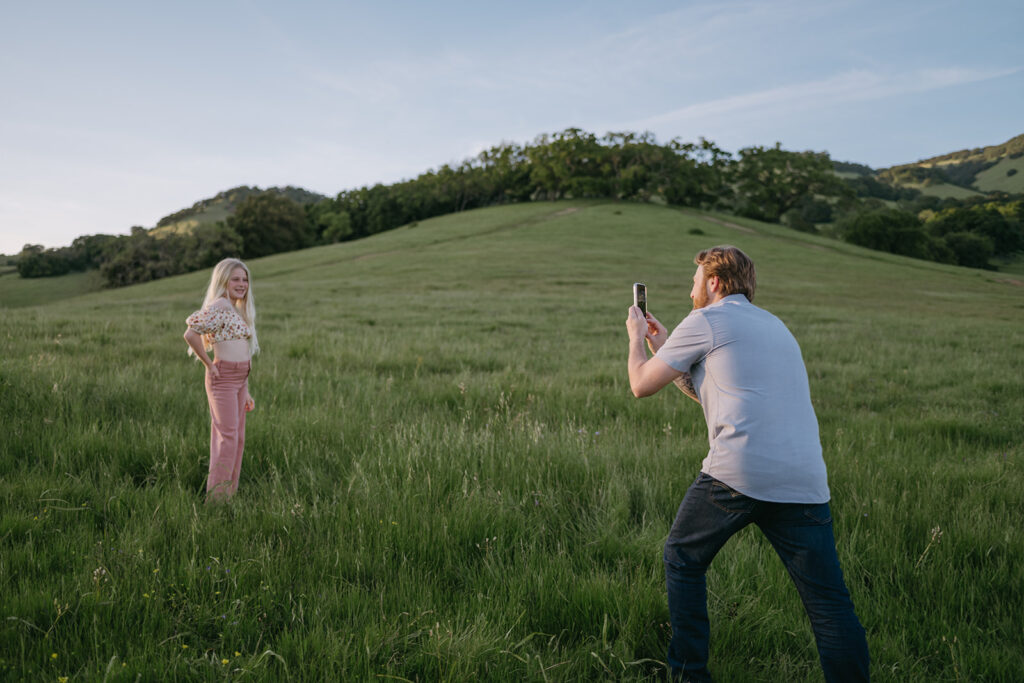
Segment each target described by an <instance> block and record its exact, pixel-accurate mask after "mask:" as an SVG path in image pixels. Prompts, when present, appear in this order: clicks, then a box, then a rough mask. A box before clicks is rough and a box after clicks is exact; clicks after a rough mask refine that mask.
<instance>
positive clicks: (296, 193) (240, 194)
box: [150, 185, 326, 235]
mask: <svg viewBox="0 0 1024 683" xmlns="http://www.w3.org/2000/svg"><path fill="white" fill-rule="evenodd" d="M263 192H273V193H276V194H279V195H281V196H284V197H287V198H288V199H291V200H292V201H295V202H298V203H299V204H312V203H316V202H318V201H320V200H322V199H326V197H325V196H324V195H322V194H317V193H316V192H310V191H309V190H304V189H302V188H301V187H291V186H288V187H268V188H267V189H265V190H261V189H260V188H258V187H249V186H247V185H241V186H239V187H234V188H231V189H230V190H224V191H223V192H218V193H217V194H216V195H214V196H213V197H210V198H208V199H200V200H199V201H197V202H196V203H195V204H193V205H192V206H190V207H188V208H186V209H182V210H181V211H176V212H175V213H172V214H170V215H167V216H164V217H163V218H161V219H160V220H159V221H157V224H156V227H154V228H153V229H152V230H151V231H150V232H151V233H152V234H154V235H161V234H167V233H180V232H190V231H192V230H195V229H196V228H197V227H199V226H200V225H202V224H204V223H217V222H218V221H222V220H224V219H225V218H227V217H228V216H230V215H231V214H232V213H234V211H235V208H236V207H237V206H238V205H239V204H240V203H241V202H242V201H244V200H245V199H246V198H247V197H251V196H253V195H256V194H260V193H263Z"/></svg>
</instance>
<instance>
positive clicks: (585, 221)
mask: <svg viewBox="0 0 1024 683" xmlns="http://www.w3.org/2000/svg"><path fill="white" fill-rule="evenodd" d="M571 209H575V210H571ZM716 220H717V222H712V221H710V220H706V219H705V218H703V217H702V216H700V215H697V214H689V213H683V212H680V211H678V210H673V209H668V208H663V207H655V206H642V205H618V204H611V203H597V202H595V203H585V202H574V203H559V204H530V205H521V206H510V207H502V208H497V209H488V210H482V211H474V212H468V213H464V214H459V215H455V216H449V217H445V218H441V219H435V220H431V221H424V222H422V223H420V224H419V225H417V226H414V227H407V228H402V229H399V230H396V231H393V232H389V233H385V234H382V235H379V236H377V237H374V238H371V239H367V240H362V241H359V242H355V243H349V244H343V245H336V246H331V247H321V248H317V249H311V250H307V251H303V252H295V253H290V254H283V255H278V256H274V257H270V258H266V259H262V260H257V261H253V262H252V263H251V264H250V266H251V268H252V273H253V286H254V295H255V297H256V301H257V306H258V311H259V322H258V325H259V331H260V340H261V343H262V345H263V349H264V352H263V354H261V355H260V356H258V357H257V358H256V360H255V362H254V369H253V373H252V376H251V391H252V393H253V395H254V396H255V398H256V401H257V410H256V412H254V413H252V414H251V415H250V417H249V424H248V429H247V444H246V456H245V462H244V466H243V469H242V482H241V486H240V489H239V495H238V496H237V498H236V499H235V500H234V501H233V502H232V503H231V504H230V505H228V506H223V507H206V506H204V505H203V504H202V498H203V495H202V494H203V486H204V481H205V473H206V464H207V458H208V439H209V418H208V413H207V409H206V403H205V396H204V394H203V389H202V368H201V366H199V365H198V364H196V363H195V362H194V361H190V360H188V359H187V357H186V355H185V344H184V342H183V341H182V339H181V333H182V332H183V331H184V319H185V317H186V316H187V315H188V314H189V313H190V312H191V311H192V310H194V309H195V308H196V307H198V305H199V302H200V300H201V297H202V293H203V291H204V289H205V284H206V278H207V277H208V272H204V273H194V274H190V275H186V276H181V277H176V278H170V279H167V280H162V281H159V282H155V283H149V284H146V285H140V286H136V287H131V288H126V289H123V290H117V291H108V292H100V293H95V294H90V295H87V296H82V297H78V298H76V299H73V300H69V301H66V302H62V303H54V304H50V305H47V306H39V307H34V308H24V309H18V310H7V311H3V312H2V313H0V315H2V316H3V322H4V329H3V332H2V334H0V354H2V365H0V416H2V420H3V440H2V446H0V617H2V618H3V621H2V622H0V677H6V678H10V679H21V678H24V679H30V680H56V679H58V678H60V677H64V676H66V677H68V678H69V679H70V680H112V681H117V680H124V681H127V680H136V679H137V678H140V677H141V679H142V680H171V679H181V680H201V681H204V680H209V681H214V680H224V679H239V680H241V679H246V680H279V679H283V678H289V679H292V680H334V679H344V680H458V681H460V680H468V679H473V678H479V679H483V680H510V681H511V680H514V681H520V680H537V681H545V680H546V681H554V680H564V681H575V680H647V679H651V680H654V679H657V678H659V677H660V676H662V675H663V674H664V663H663V661H664V649H665V647H666V645H667V642H668V634H669V630H668V625H667V621H668V614H667V607H666V604H665V594H664V593H665V589H664V583H663V582H664V578H663V570H662V565H661V544H662V543H663V540H664V537H665V534H666V533H667V530H668V528H669V525H670V524H671V521H672V518H673V517H674V514H675V511H676V506H677V505H678V503H679V501H680V499H681V498H682V495H683V493H684V492H685V490H686V487H687V486H688V485H689V483H690V482H691V481H692V479H693V478H694V477H695V476H696V474H697V472H698V469H699V466H700V462H701V460H702V458H703V455H704V453H705V451H706V449H707V436H706V429H705V426H704V423H703V419H702V416H701V413H700V410H699V408H698V407H697V406H696V405H695V404H693V403H692V402H690V401H688V400H686V399H685V398H684V397H682V396H681V395H680V394H678V392H670V391H667V390H666V391H664V392H662V393H661V394H659V395H657V396H655V397H653V398H650V399H646V400H643V401H640V400H636V399H634V398H632V396H631V395H630V393H629V389H628V383H627V380H626V377H625V368H624V365H625V356H626V334H625V328H624V324H623V322H624V320H625V313H626V308H627V306H628V305H629V303H630V301H631V294H630V285H631V284H632V282H634V281H636V280H643V281H645V282H646V283H647V285H648V289H649V299H650V306H651V310H652V311H653V312H654V313H655V314H656V315H658V316H659V317H660V318H661V319H662V320H663V321H664V322H665V323H666V324H669V325H672V324H675V323H676V322H677V321H678V320H679V319H681V318H682V317H683V316H684V315H685V314H686V312H687V311H688V309H689V301H688V299H687V294H688V292H689V287H690V284H689V282H690V277H691V275H692V271H693V266H692V264H691V259H692V256H693V254H694V253H695V252H696V251H697V250H698V249H700V248H703V247H706V246H709V245H712V244H718V243H726V242H728V243H733V244H737V245H738V246H740V247H741V248H743V249H744V250H746V251H747V252H748V253H749V254H751V256H752V257H753V258H754V259H755V262H756V263H757V267H758V275H759V282H760V285H759V291H758V293H757V297H756V303H758V304H760V305H762V306H764V307H765V308H767V309H769V310H771V311H773V312H774V313H776V314H777V315H779V316H780V317H781V318H782V319H783V320H784V321H785V322H786V323H787V324H788V325H789V326H790V328H791V329H792V330H793V332H794V334H795V335H796V337H797V339H798V340H799V341H800V342H801V345H802V348H803V351H804V356H805V360H806V362H807V367H808V372H809V375H810V379H811V384H812V394H813V398H814V402H815V405H816V408H817V411H818V417H819V421H820V424H821V435H822V441H823V445H824V447H825V454H826V461H827V463H828V466H829V473H830V484H831V488H832V492H833V513H834V516H835V519H836V537H837V544H838V548H839V553H840V557H841V560H842V562H843V567H844V570H845V572H846V577H847V582H848V584H849V587H850V589H851V592H852V593H853V598H854V601H855V604H856V606H857V610H858V613H859V615H860V617H861V620H862V621H863V623H864V624H865V626H866V628H867V630H868V637H869V643H870V645H871V648H872V657H873V665H872V667H873V674H874V677H875V679H876V680H882V681H885V680H894V681H905V680H929V681H946V680H948V681H956V680H965V681H966V680H986V681H1012V680H1019V679H1020V678H1022V677H1024V659H1022V654H1021V653H1022V652H1024V638H1022V637H1021V631H1020V628H1019V621H1020V614H1021V612H1022V610H1024V597H1022V595H1021V582H1020V579H1019V578H1018V576H1017V573H1018V572H1017V570H1014V569H1013V567H1014V566H1016V565H1017V563H1018V562H1019V560H1020V558H1021V557H1022V556H1024V531H1022V526H1021V521H1022V520H1021V507H1020V500H1021V491H1022V490H1024V481H1022V479H1024V478H1022V475H1021V469H1020V463H1021V455H1022V448H1021V438H1022V434H1024V428H1022V425H1021V417H1020V416H1021V415H1022V413H1024V392H1022V381H1021V377H1022V370H1024V368H1022V365H1024V334H1022V331H1024V328H1022V326H1021V324H1020V321H1021V314H1022V310H1024V296H1022V291H1021V289H1020V288H1019V287H1017V286H1015V285H1013V284H1010V283H1007V282H1001V281H997V278H998V276H997V275H993V274H989V273H981V272H976V271H968V270H962V269H956V268H949V267H944V266H939V265H935V264H929V263H924V262H918V261H910V260H905V259H900V258H898V257H893V256H887V255H880V254H877V253H874V252H869V251H866V250H860V249H857V248H855V247H852V246H849V245H842V244H839V243H834V242H830V241H828V240H824V239H821V238H814V237H808V236H805V235H802V234H798V233H794V232H792V231H787V230H785V229H784V228H779V227H777V226H767V225H763V224H759V223H755V222H751V221H742V220H735V221H734V219H731V218H730V219H728V220H727V221H726V222H725V223H723V222H722V220H721V219H716ZM732 221H734V222H732ZM709 589H710V598H709V606H710V610H711V617H712V667H713V671H714V673H715V674H716V676H717V677H719V678H720V679H721V680H726V681H778V680H787V681H788V680H793V681H815V680H820V678H821V675H820V672H819V668H818V664H817V656H816V653H815V650H814V644H813V638H812V635H811V632H810V628H809V626H808V624H807V620H806V617H805V616H804V614H803V611H802V607H801V605H800V603H799V599H798V597H797V595H796V592H795V590H794V589H793V588H792V586H791V584H790V583H789V580H788V578H787V576H786V574H785V571H784V569H783V567H782V565H781V563H780V562H779V561H778V560H777V559H776V558H775V556H774V554H773V552H772V551H771V548H770V546H768V545H767V543H766V542H765V541H764V540H763V539H762V538H761V537H760V536H759V535H758V534H757V533H756V532H755V531H750V530H748V531H745V532H743V533H741V534H739V535H738V536H737V537H736V538H735V539H733V540H732V541H730V543H729V544H728V545H727V546H726V548H725V549H724V550H723V552H722V554H721V555H720V556H719V558H718V559H717V560H716V562H715V564H714V565H713V567H712V569H711V572H710V575H709Z"/></svg>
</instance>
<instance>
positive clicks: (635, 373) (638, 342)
mask: <svg viewBox="0 0 1024 683" xmlns="http://www.w3.org/2000/svg"><path fill="white" fill-rule="evenodd" d="M646 362H647V350H646V349H645V348H644V340H643V339H630V340H629V358H627V360H626V369H627V370H628V371H629V386H630V389H632V390H633V393H634V394H636V389H637V386H638V384H637V382H638V380H639V379H640V368H642V367H643V364H644V363H646Z"/></svg>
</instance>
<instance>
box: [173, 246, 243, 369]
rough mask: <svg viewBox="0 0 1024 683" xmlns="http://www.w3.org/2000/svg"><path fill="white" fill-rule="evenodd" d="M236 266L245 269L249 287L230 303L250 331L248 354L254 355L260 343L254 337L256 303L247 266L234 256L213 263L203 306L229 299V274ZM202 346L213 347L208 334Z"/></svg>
mask: <svg viewBox="0 0 1024 683" xmlns="http://www.w3.org/2000/svg"><path fill="white" fill-rule="evenodd" d="M236 268H241V269H242V270H244V271H245V276H246V277H247V278H248V279H249V288H248V289H246V290H245V298H244V299H239V300H238V301H234V302H232V305H233V306H234V307H235V311H236V312H237V313H238V315H240V316H242V320H244V321H245V324H246V325H248V326H249V329H250V330H251V331H252V336H251V337H249V355H250V356H254V355H256V354H257V353H259V350H260V343H259V341H257V339H256V304H255V303H253V298H252V274H251V273H249V266H247V265H245V264H244V263H242V261H240V260H238V259H236V258H226V259H224V260H223V261H221V262H220V263H218V264H217V265H215V266H214V267H213V273H211V275H210V285H209V286H208V287H207V288H206V297H205V298H204V299H203V308H207V307H209V306H211V305H212V304H213V302H215V301H217V300H218V299H227V300H228V301H231V297H230V296H228V280H230V279H231V274H232V273H233V272H235V269H236ZM203 346H204V347H205V348H206V350H207V351H209V350H210V349H211V348H213V344H212V343H211V342H210V340H209V335H205V334H204V335H203ZM189 353H193V352H192V349H189Z"/></svg>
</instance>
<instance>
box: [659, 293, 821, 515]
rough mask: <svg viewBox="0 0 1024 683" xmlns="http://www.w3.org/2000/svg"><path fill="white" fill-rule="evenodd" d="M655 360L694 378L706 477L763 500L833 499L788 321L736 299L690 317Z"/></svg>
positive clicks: (740, 296) (804, 371)
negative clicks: (704, 436)
mask: <svg viewBox="0 0 1024 683" xmlns="http://www.w3.org/2000/svg"><path fill="white" fill-rule="evenodd" d="M656 355H657V357H658V358H660V359H661V360H663V361H664V362H666V363H668V364H669V365H671V366H672V367H673V368H675V369H676V370H679V371H681V372H688V373H690V376H691V377H692V379H693V386H694V389H696V391H697V395H698V396H699V397H700V402H701V406H702V407H703V409H704V418H705V420H707V424H708V441H709V444H710V449H709V451H708V455H707V457H706V458H705V459H704V462H703V464H702V465H701V470H702V471H703V472H706V473H707V474H710V475H711V476H712V477H714V478H715V479H718V480H719V481H721V482H723V483H725V484H727V485H728V486H731V487H732V488H734V489H736V490H737V491H739V492H740V493H743V494H745V495H747V496H750V497H751V498H756V499H758V500H765V501H771V502H777V503H825V502H828V500H829V497H830V496H829V490H828V476H827V473H826V470H825V461H824V460H823V459H822V456H821V441H820V440H819V438H818V419H817V417H816V416H815V415H814V408H813V406H811V392H810V387H809V386H808V382H807V369H806V368H805V367H804V361H803V357H802V356H801V354H800V346H799V344H797V341H796V339H795V338H794V337H793V335H792V334H791V333H790V331H789V330H788V329H787V328H786V326H785V324H783V322H782V321H781V320H779V319H778V318H776V317H775V316H774V315H772V314H771V313H769V312H768V311H765V310H763V309H761V308H758V307H757V306H754V305H753V304H752V303H750V302H749V301H747V297H746V296H745V295H743V294H733V295H730V296H727V297H724V298H723V299H721V300H720V301H717V302H715V303H713V304H711V305H709V306H705V307H704V308H699V309H696V310H694V311H693V312H691V313H690V314H689V315H688V316H686V318H685V319H684V320H683V321H682V322H681V323H679V325H678V326H677V327H676V329H675V330H673V331H672V334H671V335H669V338H668V339H667V340H666V341H665V344H664V345H663V346H662V347H661V349H659V350H658V353H657V354H656Z"/></svg>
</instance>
